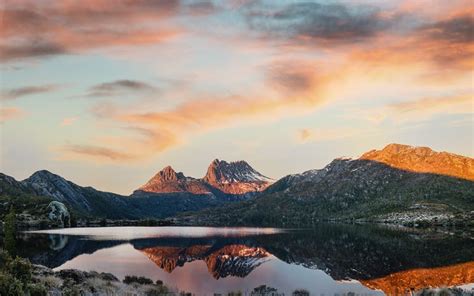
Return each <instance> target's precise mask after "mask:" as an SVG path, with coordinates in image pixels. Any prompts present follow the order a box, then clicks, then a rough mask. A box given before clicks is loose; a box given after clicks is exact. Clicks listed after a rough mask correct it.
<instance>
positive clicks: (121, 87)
mask: <svg viewBox="0 0 474 296" xmlns="http://www.w3.org/2000/svg"><path fill="white" fill-rule="evenodd" d="M158 91H159V89H158V88H156V87H155V86H152V85H150V84H148V83H145V82H141V81H137V80H128V79H123V80H115V81H112V82H105V83H101V84H97V85H94V86H92V87H91V88H90V89H89V92H88V93H87V94H86V96H88V97H105V96H113V95H120V94H124V93H125V94H128V93H156V92H158Z"/></svg>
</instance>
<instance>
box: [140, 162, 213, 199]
mask: <svg viewBox="0 0 474 296" xmlns="http://www.w3.org/2000/svg"><path fill="white" fill-rule="evenodd" d="M138 190H139V191H145V192H154V193H173V192H190V193H194V194H207V193H209V189H208V188H207V187H206V184H204V183H203V182H202V181H201V180H199V179H195V178H191V177H186V176H185V175H184V174H183V173H181V172H179V173H177V172H176V171H175V170H174V169H173V168H172V167H171V166H167V167H165V168H163V169H162V170H161V171H159V172H158V173H156V175H154V176H153V177H152V178H151V179H150V180H148V182H147V183H146V184H145V185H143V186H141V187H140V188H139V189H138Z"/></svg>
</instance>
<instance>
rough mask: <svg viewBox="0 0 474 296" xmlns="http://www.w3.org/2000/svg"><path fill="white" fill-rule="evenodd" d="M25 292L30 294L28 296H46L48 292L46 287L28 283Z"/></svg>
mask: <svg viewBox="0 0 474 296" xmlns="http://www.w3.org/2000/svg"><path fill="white" fill-rule="evenodd" d="M27 290H28V291H29V292H30V296H46V295H48V292H47V291H46V287H45V286H44V285H42V284H33V283H30V284H28V285H27Z"/></svg>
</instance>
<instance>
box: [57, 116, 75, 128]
mask: <svg viewBox="0 0 474 296" xmlns="http://www.w3.org/2000/svg"><path fill="white" fill-rule="evenodd" d="M77 120H79V117H66V118H64V119H63V120H62V121H61V126H68V125H72V124H73V123H74V122H76V121H77Z"/></svg>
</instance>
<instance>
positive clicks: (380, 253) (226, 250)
mask: <svg viewBox="0 0 474 296" xmlns="http://www.w3.org/2000/svg"><path fill="white" fill-rule="evenodd" d="M51 241H54V242H55V243H54V244H51ZM21 250H22V251H23V252H24V254H23V255H25V256H28V257H29V258H30V259H31V260H32V261H33V262H35V263H40V264H44V265H47V266H49V267H52V268H57V269H64V268H78V269H83V270H97V271H104V272H112V273H114V274H116V275H117V276H119V277H124V276H125V275H127V274H135V275H143V276H147V277H150V278H153V279H162V280H163V281H165V282H166V283H167V284H170V285H175V286H177V287H178V288H179V289H186V290H188V291H193V292H195V293H197V294H199V295H200V294H206V293H207V294H210V293H213V292H220V293H225V292H228V291H232V290H234V291H236V290H241V291H243V292H245V291H250V290H251V289H252V288H254V287H256V286H258V285H260V284H267V285H269V286H273V287H276V288H278V289H279V291H280V292H285V293H291V291H293V290H295V289H298V288H305V289H308V290H310V291H313V292H317V293H318V294H320V293H325V294H326V295H328V294H329V295H330V294H334V293H339V294H341V293H348V292H356V293H359V294H377V292H375V291H374V290H370V289H376V290H382V291H384V292H385V293H387V294H393V293H395V294H400V293H404V292H407V291H411V290H419V289H422V288H424V287H442V286H453V285H462V284H466V283H473V282H474V240H472V239H471V238H465V237H461V236H453V235H445V234H443V233H434V232H430V233H425V232H414V231H400V230H396V229H385V228H380V227H373V226H350V225H334V224H330V225H320V226H318V227H316V228H314V229H308V230H291V231H290V230H289V231H280V230H277V229H258V228H257V229H252V228H245V229H238V228H235V229H234V228H231V229H228V228H195V227H179V228H176V227H163V228H155V227H153V228H129V227H127V228H113V229H112V228H88V229H80V230H78V229H69V230H65V231H54V232H53V234H51V233H49V234H48V233H45V232H43V233H30V234H25V237H24V240H23V242H22V248H21ZM353 280H357V282H355V281H353Z"/></svg>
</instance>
